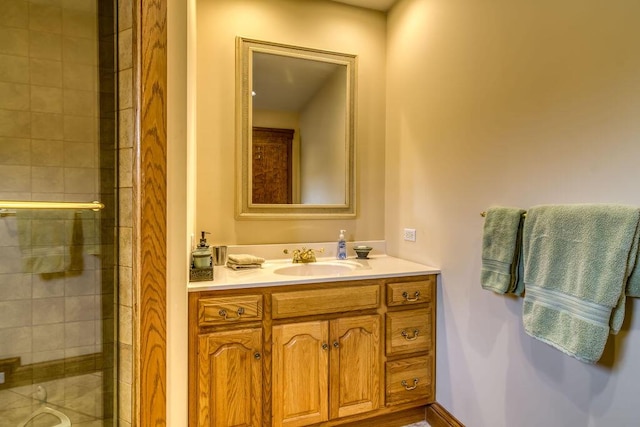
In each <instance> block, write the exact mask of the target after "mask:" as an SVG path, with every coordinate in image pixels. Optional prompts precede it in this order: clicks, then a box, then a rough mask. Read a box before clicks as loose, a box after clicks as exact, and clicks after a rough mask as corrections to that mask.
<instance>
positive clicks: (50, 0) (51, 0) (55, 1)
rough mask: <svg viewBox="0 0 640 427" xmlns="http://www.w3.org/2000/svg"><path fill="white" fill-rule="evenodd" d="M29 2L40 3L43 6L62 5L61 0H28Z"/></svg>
mask: <svg viewBox="0 0 640 427" xmlns="http://www.w3.org/2000/svg"><path fill="white" fill-rule="evenodd" d="M29 3H35V4H40V5H43V6H57V7H62V0H29Z"/></svg>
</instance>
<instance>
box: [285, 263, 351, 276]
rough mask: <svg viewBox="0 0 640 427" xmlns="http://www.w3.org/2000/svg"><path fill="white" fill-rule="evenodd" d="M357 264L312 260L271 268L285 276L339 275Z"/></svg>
mask: <svg viewBox="0 0 640 427" xmlns="http://www.w3.org/2000/svg"><path fill="white" fill-rule="evenodd" d="M357 267H358V266H357V265H356V264H351V263H341V262H312V263H309V264H291V265H287V266H286V267H279V268H276V269H275V270H273V272H274V273H275V274H283V275H285V276H336V275H337V276H339V275H341V274H345V273H349V272H351V271H353V270H355V269H356V268H357Z"/></svg>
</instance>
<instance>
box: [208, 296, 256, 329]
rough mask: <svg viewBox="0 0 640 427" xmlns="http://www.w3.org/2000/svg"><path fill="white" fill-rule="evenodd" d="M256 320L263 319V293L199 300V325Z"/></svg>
mask: <svg viewBox="0 0 640 427" xmlns="http://www.w3.org/2000/svg"><path fill="white" fill-rule="evenodd" d="M256 320H262V295H238V296H228V297H215V298H201V299H200V300H199V301H198V326H211V325H225V324H229V323H234V322H236V323H237V322H252V321H256Z"/></svg>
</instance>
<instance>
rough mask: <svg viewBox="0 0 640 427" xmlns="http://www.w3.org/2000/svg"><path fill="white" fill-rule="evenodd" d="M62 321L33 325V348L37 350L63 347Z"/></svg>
mask: <svg viewBox="0 0 640 427" xmlns="http://www.w3.org/2000/svg"><path fill="white" fill-rule="evenodd" d="M64 330H65V324H64V323H56V324H52V325H36V326H34V327H33V348H34V349H37V350H38V351H49V350H63V349H64V338H65V335H64Z"/></svg>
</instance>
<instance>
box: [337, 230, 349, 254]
mask: <svg viewBox="0 0 640 427" xmlns="http://www.w3.org/2000/svg"><path fill="white" fill-rule="evenodd" d="M346 232H347V230H340V237H338V252H337V256H336V258H338V259H347V242H346V241H345V240H344V233H346Z"/></svg>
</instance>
